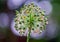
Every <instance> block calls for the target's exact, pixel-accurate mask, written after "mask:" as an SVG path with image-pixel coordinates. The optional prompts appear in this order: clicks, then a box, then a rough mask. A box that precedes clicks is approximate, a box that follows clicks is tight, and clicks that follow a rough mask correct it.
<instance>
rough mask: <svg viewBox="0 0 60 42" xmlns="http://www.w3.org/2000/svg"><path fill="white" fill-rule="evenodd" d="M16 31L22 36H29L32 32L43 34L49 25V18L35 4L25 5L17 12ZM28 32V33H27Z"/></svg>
mask: <svg viewBox="0 0 60 42" xmlns="http://www.w3.org/2000/svg"><path fill="white" fill-rule="evenodd" d="M14 21H15V26H14V27H15V29H16V30H17V31H18V32H19V35H20V36H29V35H30V34H31V33H32V32H34V33H39V34H40V33H42V32H43V31H44V30H45V29H46V25H47V24H48V19H47V16H45V15H44V11H42V10H41V8H39V7H38V6H37V5H35V4H34V3H33V2H31V3H29V4H28V5H24V6H23V7H22V8H21V9H20V12H18V11H16V17H15V19H14ZM26 31H28V32H27V33H26Z"/></svg>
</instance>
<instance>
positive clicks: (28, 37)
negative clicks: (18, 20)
mask: <svg viewBox="0 0 60 42" xmlns="http://www.w3.org/2000/svg"><path fill="white" fill-rule="evenodd" d="M31 27H32V25H31V14H30V27H29V32H28V36H27V42H29V39H30V33H31Z"/></svg>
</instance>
